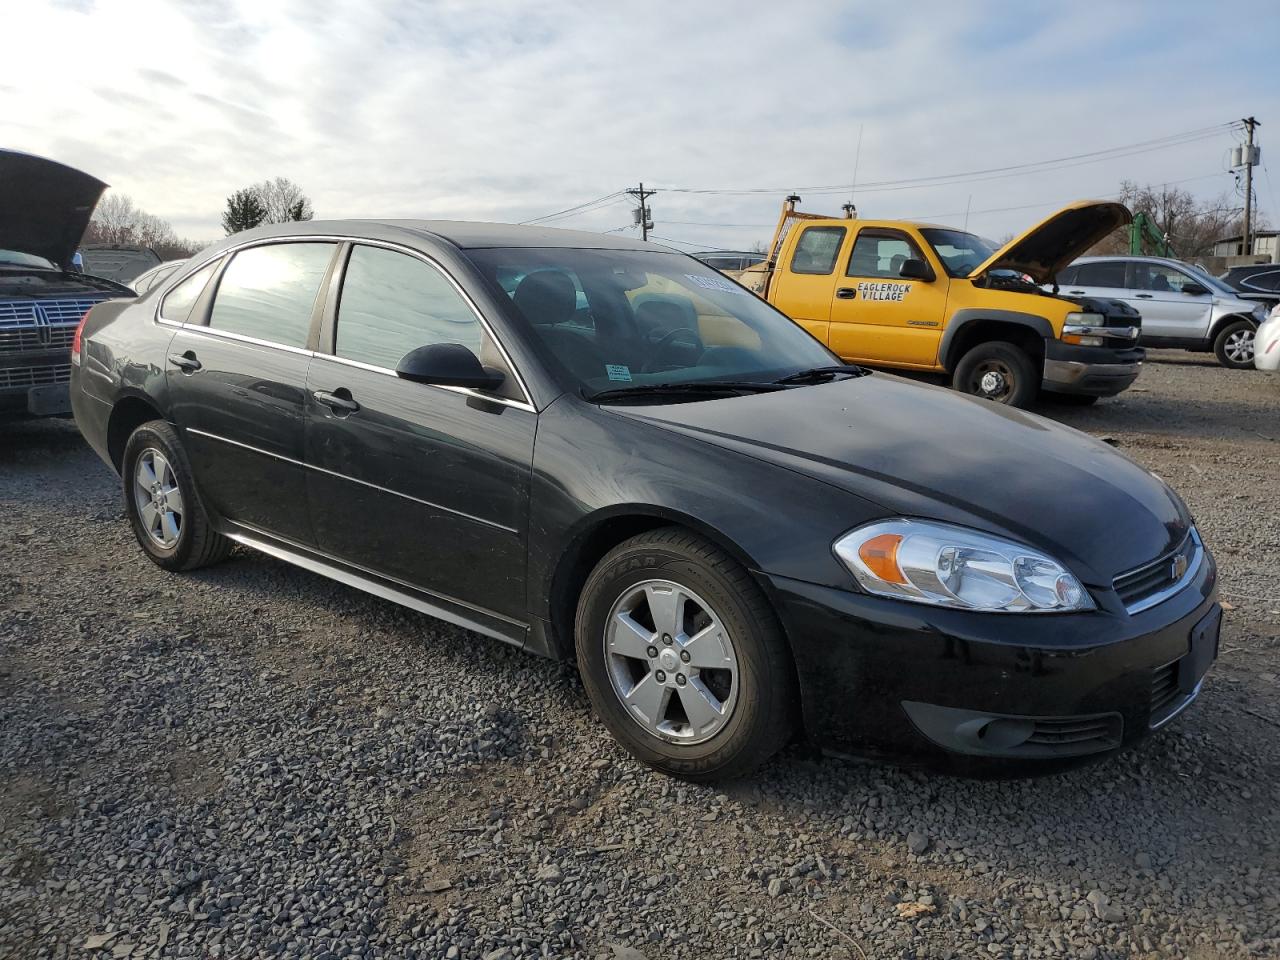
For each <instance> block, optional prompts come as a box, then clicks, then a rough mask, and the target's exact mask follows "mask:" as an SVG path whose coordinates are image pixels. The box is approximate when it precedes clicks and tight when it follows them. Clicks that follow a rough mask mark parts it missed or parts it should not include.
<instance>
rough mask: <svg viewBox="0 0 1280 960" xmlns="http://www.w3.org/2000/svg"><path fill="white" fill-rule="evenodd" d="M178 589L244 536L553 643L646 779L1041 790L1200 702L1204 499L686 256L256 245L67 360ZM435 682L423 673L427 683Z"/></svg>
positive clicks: (223, 252) (429, 231) (315, 242)
mask: <svg viewBox="0 0 1280 960" xmlns="http://www.w3.org/2000/svg"><path fill="white" fill-rule="evenodd" d="M74 364H75V367H74V373H73V380H72V399H73V405H74V409H75V415H76V421H77V423H78V424H79V426H80V429H81V431H82V432H83V433H84V435H85V437H86V438H87V439H88V441H89V443H90V444H92V446H93V448H94V449H95V450H96V451H97V452H98V453H99V454H100V455H101V456H102V458H103V459H104V460H105V461H106V462H107V463H109V464H110V465H111V466H112V467H113V468H114V469H115V470H116V471H118V472H119V474H120V475H121V477H122V478H123V485H124V494H125V500H126V504H127V509H128V515H129V518H130V520H131V521H132V524H133V528H134V532H135V533H136V535H137V539H138V542H139V543H140V544H141V546H142V548H143V550H145V551H146V553H147V554H148V555H149V556H150V557H151V558H152V559H153V560H154V561H155V562H156V563H157V564H158V565H159V566H160V567H162V568H164V569H166V570H191V569H194V568H197V567H201V566H204V565H206V564H210V563H213V562H215V561H218V560H221V559H223V558H224V557H226V556H227V554H228V553H229V551H230V550H231V547H232V545H233V544H241V545H243V546H246V547H250V548H253V549H256V550H260V551H263V552H264V553H267V554H270V555H271V556H274V557H277V558H279V559H281V560H285V561H287V562H290V563H294V564H297V565H298V566H301V567H304V568H306V569H308V570H311V571H314V572H316V573H319V574H322V575H324V576H328V577H332V578H334V579H336V580H339V581H341V582H343V583H346V584H349V585H352V586H355V587H357V588H360V589H362V590H366V591H368V592H370V593H373V594H376V595H378V596H380V597H384V598H387V599H390V600H394V601H396V602H399V603H402V604H404V605H406V606H409V607H412V608H414V609H416V610H420V611H423V612H426V613H429V614H432V615H434V616H436V617H439V618H442V619H444V620H447V621H449V622H451V623H455V624H460V625H463V626H465V627H468V628H470V629H471V630H474V631H476V632H477V633H480V634H486V635H488V636H490V637H496V638H498V639H501V640H505V641H507V642H509V643H513V644H516V645H518V646H521V647H525V648H527V649H529V650H532V651H534V652H536V653H540V654H544V655H546V656H551V657H564V658H568V657H575V656H576V659H577V663H578V666H579V668H580V671H581V674H582V678H583V682H584V684H585V686H586V690H587V693H588V694H589V696H590V698H591V701H592V703H593V704H594V706H595V708H596V710H597V711H598V713H599V715H600V717H601V719H602V720H603V721H604V723H605V725H606V726H607V727H608V728H609V730H610V731H611V732H612V733H613V735H614V736H615V737H616V738H617V739H618V740H619V741H620V742H621V743H622V744H623V745H625V746H626V748H627V749H628V750H630V751H631V752H632V753H633V754H634V755H636V756H637V757H639V758H640V759H642V760H643V761H645V762H646V763H649V764H651V765H653V766H654V767H657V768H658V769H660V770H664V771H666V772H669V773H672V774H677V775H680V776H685V777H689V778H694V779H712V778H723V777H730V776H733V775H737V774H741V773H743V772H745V771H747V770H750V769H751V768H753V767H755V766H756V765H758V764H759V763H761V762H762V761H764V760H765V759H767V758H768V757H769V756H770V755H771V754H773V753H774V752H775V751H776V750H777V749H778V748H779V747H781V746H782V745H783V744H785V743H786V742H787V741H788V740H790V739H791V738H793V737H794V736H795V735H797V734H798V733H800V732H801V731H803V732H804V733H805V734H807V736H808V737H809V738H810V739H811V740H812V741H815V742H817V743H818V744H820V745H821V746H823V747H825V748H828V749H831V750H834V751H838V752H845V753H856V754H860V755H864V756H880V757H886V758H891V759H896V760H907V761H914V762H924V763H929V764H931V765H933V766H936V767H945V768H949V769H953V770H960V771H982V772H996V773H1003V772H1009V773H1013V772H1021V771H1026V770H1030V771H1039V770H1045V769H1049V768H1050V767H1056V766H1060V765H1063V764H1065V763H1075V762H1079V761H1081V760H1082V759H1087V758H1095V757H1098V756H1102V755H1105V754H1108V753H1111V752H1114V751H1116V750H1118V749H1120V748H1122V747H1124V746H1127V745H1130V744H1132V743H1134V742H1135V741H1137V740H1139V739H1140V738H1141V737H1143V736H1144V735H1145V734H1147V733H1148V731H1150V730H1153V729H1155V728H1156V727H1159V726H1160V725H1161V724H1163V723H1165V722H1166V721H1168V720H1169V719H1170V718H1172V717H1173V716H1174V715H1176V714H1177V713H1178V712H1179V711H1181V710H1182V709H1183V708H1184V707H1186V706H1187V705H1188V704H1189V703H1190V702H1191V701H1192V700H1193V699H1194V698H1195V697H1196V695H1197V693H1198V692H1199V690H1200V684H1201V681H1202V678H1203V677H1204V675H1205V673H1206V671H1207V670H1208V668H1209V666H1210V663H1211V662H1212V660H1213V658H1214V656H1215V655H1216V652H1217V635H1218V625H1219V620H1220V616H1221V614H1220V608H1219V606H1218V605H1217V603H1216V602H1215V595H1216V574H1215V567H1214V563H1213V560H1212V558H1211V556H1210V555H1209V552H1208V551H1207V550H1206V548H1205V547H1204V545H1203V544H1202V543H1201V540H1200V537H1199V535H1198V534H1197V532H1196V529H1195V527H1194V525H1193V523H1192V519H1191V517H1190V515H1189V514H1188V512H1187V509H1186V507H1185V505H1184V504H1183V503H1182V501H1181V500H1180V499H1179V497H1178V496H1177V494H1175V493H1174V492H1173V490H1171V489H1170V488H1169V487H1168V486H1167V485H1166V484H1165V483H1163V482H1162V481H1161V480H1159V479H1158V478H1156V477H1154V476H1152V475H1151V474H1150V473H1148V472H1147V471H1145V470H1143V469H1142V468H1140V467H1138V466H1137V465H1136V464H1134V463H1133V462H1132V461H1130V460H1128V459H1127V458H1126V457H1124V456H1123V455H1121V454H1119V453H1117V452H1116V451H1115V450H1113V449H1112V448H1110V447H1109V446H1107V445H1105V444H1102V443H1099V442H1097V441H1094V440H1092V439H1090V438H1089V437H1087V436H1085V435H1084V434H1081V433H1078V432H1076V431H1074V430H1070V429H1067V428H1064V427H1061V426H1058V425H1056V424H1054V423H1051V422H1049V421H1046V420H1043V419H1041V418H1039V417H1036V416H1033V415H1030V414H1026V413H1022V412H1019V411H1016V410H1012V409H1009V408H1005V407H996V406H993V405H991V404H988V403H985V402H983V401H981V400H975V399H971V398H966V397H961V396H957V395H955V394H952V393H950V392H948V391H945V390H941V389H936V388H932V387H928V386H921V385H918V384H914V383H908V382H905V381H902V380H899V379H897V378H895V377H892V376H887V375H883V374H868V373H867V372H866V371H863V370H861V369H859V368H857V367H848V366H842V365H841V364H840V363H839V361H838V360H837V358H836V357H834V356H833V355H832V354H830V353H829V352H828V351H827V350H826V349H825V348H824V347H822V346H821V345H820V344H818V343H817V341H815V340H813V339H812V338H811V337H810V336H809V335H808V334H807V333H806V332H804V331H803V330H802V329H801V328H800V327H798V326H796V325H795V324H793V323H792V322H791V321H790V320H788V319H787V318H786V317H785V316H783V315H782V314H780V313H778V312H777V311H775V310H774V309H773V308H772V307H770V306H769V305H768V304H766V303H764V302H763V301H761V300H759V299H757V298H756V297H755V296H753V295H751V294H750V293H748V292H747V291H746V290H744V289H743V288H742V287H740V286H738V285H737V284H735V283H733V282H732V281H731V280H729V279H727V278H725V277H723V276H722V275H720V274H718V273H716V272H715V271H713V270H712V269H710V268H709V267H707V266H705V265H703V264H701V263H699V262H698V261H697V260H694V259H692V258H690V257H686V256H684V255H682V254H678V253H675V252H672V251H669V250H666V249H664V248H661V247H655V246H653V245H651V244H644V243H638V242H633V241H629V240H624V239H618V238H609V237H602V236H596V235H592V234H585V233H575V232H567V231H558V230H548V229H543V228H532V227H512V226H506V225H496V224H474V223H448V222H419V221H389V222H370V221H347V222H330V223H322V222H310V223H305V224H292V225H288V226H275V227H270V228H263V229H259V230H254V231H250V232H248V233H242V234H239V235H236V236H234V237H231V238H229V239H227V240H226V241H224V242H223V243H222V244H220V245H219V246H216V247H214V248H211V249H209V250H207V251H204V252H203V253H201V254H199V255H198V256H196V257H195V258H194V259H192V260H191V261H190V262H189V263H187V264H185V265H184V266H183V267H182V268H180V269H179V270H178V271H177V273H176V274H175V275H174V276H173V277H171V278H170V279H169V280H167V281H166V282H164V283H162V284H160V285H159V286H158V287H157V288H155V289H154V290H152V291H151V292H149V293H148V294H147V295H145V296H143V297H141V298H140V299H138V300H136V301H132V302H125V303H106V304H103V305H101V306H98V307H95V308H94V309H93V310H92V311H91V312H90V313H89V315H88V316H87V318H86V320H85V322H84V323H83V324H82V328H81V330H80V332H79V334H78V336H77V338H76V344H75V352H74ZM407 668H408V669H412V665H407Z"/></svg>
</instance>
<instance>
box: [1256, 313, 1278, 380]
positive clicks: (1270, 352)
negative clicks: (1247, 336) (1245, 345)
mask: <svg viewBox="0 0 1280 960" xmlns="http://www.w3.org/2000/svg"><path fill="white" fill-rule="evenodd" d="M1254 346H1255V348H1256V349H1255V350H1254V354H1253V365H1254V366H1255V367H1257V368H1258V369H1259V370H1266V371H1267V372H1268V373H1276V372H1277V371H1280V303H1278V304H1276V305H1275V306H1274V307H1272V308H1271V314H1270V316H1268V317H1267V319H1266V320H1264V321H1263V322H1262V326H1260V327H1259V328H1258V335H1257V337H1256V338H1255V339H1254Z"/></svg>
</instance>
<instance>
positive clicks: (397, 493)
mask: <svg viewBox="0 0 1280 960" xmlns="http://www.w3.org/2000/svg"><path fill="white" fill-rule="evenodd" d="M186 432H187V433H194V434H196V435H197V436H201V437H207V438H208V439H210V440H217V441H218V442H219V443H227V444H230V445H231V446H233V447H239V448H241V449H242V450H248V451H250V452H252V453H257V454H261V455H262V456H264V457H271V458H272V459H274V460H282V461H284V462H285V463H292V464H294V465H295V466H299V467H302V468H304V469H306V470H314V471H316V472H317V473H324V474H328V475H329V476H331V477H337V478H338V479H339V480H347V481H350V482H351V483H358V484H360V486H362V487H369V488H370V489H371V490H377V491H378V492H379V493H389V494H391V495H392V496H396V497H402V498H403V499H405V500H411V501H412V502H414V503H417V504H421V505H422V506H424V507H429V508H430V509H432V510H439V511H440V512H441V513H448V514H452V515H453V516H455V517H461V518H462V519H464V520H471V521H473V522H475V523H479V524H483V525H484V526H486V527H493V528H494V529H495V530H502V531H503V532H505V533H512V534H517V535H518V534H519V533H520V531H519V530H517V529H516V528H515V527H508V526H507V525H506V524H502V523H497V522H496V521H494V520H486V519H485V518H484V517H477V516H473V515H472V514H470V513H464V512H463V511H461V510H454V509H453V508H452V507H446V506H442V505H441V504H438V503H432V502H431V501H430V500H420V499H418V498H417V497H412V496H410V495H409V494H407V493H401V492H400V491H399V490H391V489H389V488H388V487H380V486H378V484H376V483H370V482H369V481H367V480H360V479H357V478H356V477H349V476H347V475H346V474H345V473H338V472H336V471H334V470H326V469H325V468H324V467H317V466H315V465H314V464H310V463H303V462H302V461H301V460H295V459H293V458H292V457H286V456H285V455H284V454H281V453H272V452H271V451H270V450H263V449H262V448H261V447H255V446H252V445H250V444H247V443H241V442H240V441H239V440H231V439H229V438H227V437H223V436H219V435H218V434H216V433H209V432H208V431H207V430H198V429H196V428H195V427H187V428H186ZM379 576H381V574H379Z"/></svg>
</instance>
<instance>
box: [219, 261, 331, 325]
mask: <svg viewBox="0 0 1280 960" xmlns="http://www.w3.org/2000/svg"><path fill="white" fill-rule="evenodd" d="M334 249H335V244H332V243H272V244H266V245H264V246H260V247H250V248H249V249H247V250H241V251H240V252H239V253H237V254H236V255H235V256H234V257H233V258H232V260H231V263H229V264H228V265H227V269H226V270H225V271H223V274H222V279H221V280H220V281H219V283H218V293H217V295H216V296H215V298H214V301H213V310H212V312H211V313H210V315H209V327H210V329H213V330H221V331H223V332H225V333H232V334H236V335H238V336H242V337H252V338H254V339H255V340H265V341H268V342H270V343H278V344H280V345H282V346H286V347H297V348H303V347H305V346H306V345H307V340H308V338H309V336H310V333H311V315H312V312H313V311H314V309H315V304H316V295H317V294H318V293H319V292H320V284H321V282H322V281H323V280H324V275H325V272H326V271H327V270H328V269H329V261H330V260H331V259H332V258H333V251H334Z"/></svg>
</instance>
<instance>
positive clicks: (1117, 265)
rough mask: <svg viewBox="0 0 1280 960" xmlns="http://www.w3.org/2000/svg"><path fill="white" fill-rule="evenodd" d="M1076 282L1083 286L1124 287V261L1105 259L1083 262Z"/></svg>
mask: <svg viewBox="0 0 1280 960" xmlns="http://www.w3.org/2000/svg"><path fill="white" fill-rule="evenodd" d="M1075 283H1077V284H1079V285H1080V286H1082V287H1123V286H1124V261H1123V260H1104V261H1101V262H1099V263H1082V264H1080V269H1079V272H1077V273H1076V279H1075Z"/></svg>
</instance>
